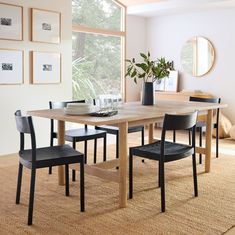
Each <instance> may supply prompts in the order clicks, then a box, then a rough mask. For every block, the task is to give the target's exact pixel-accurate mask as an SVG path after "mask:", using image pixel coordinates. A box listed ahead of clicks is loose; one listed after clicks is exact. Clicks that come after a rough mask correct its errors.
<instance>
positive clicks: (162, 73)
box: [125, 52, 174, 83]
mask: <svg viewBox="0 0 235 235" xmlns="http://www.w3.org/2000/svg"><path fill="white" fill-rule="evenodd" d="M140 56H141V57H142V58H143V62H142V63H136V60H135V58H133V59H132V60H126V62H127V63H128V64H129V65H128V67H127V73H126V75H125V76H126V77H127V76H129V77H131V78H133V80H134V82H135V83H137V79H143V80H144V82H147V81H148V80H149V79H151V81H152V82H154V81H155V80H160V79H163V78H165V77H168V76H169V74H170V70H173V69H174V68H173V61H172V62H169V61H166V59H165V58H164V57H162V58H159V59H157V60H155V61H154V60H151V59H150V52H148V54H147V55H146V54H144V53H140Z"/></svg>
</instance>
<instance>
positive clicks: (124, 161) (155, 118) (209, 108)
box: [27, 100, 227, 208]
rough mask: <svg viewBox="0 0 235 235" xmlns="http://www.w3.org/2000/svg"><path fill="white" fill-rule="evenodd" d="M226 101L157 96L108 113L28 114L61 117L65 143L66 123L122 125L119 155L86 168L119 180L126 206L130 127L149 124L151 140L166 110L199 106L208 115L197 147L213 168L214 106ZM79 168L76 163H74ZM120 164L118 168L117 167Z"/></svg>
mask: <svg viewBox="0 0 235 235" xmlns="http://www.w3.org/2000/svg"><path fill="white" fill-rule="evenodd" d="M226 107H227V105H226V104H217V103H204V102H191V101H174V100H157V102H156V104H154V105H147V106H146V105H142V104H141V103H140V102H128V103H123V104H122V105H121V107H119V109H118V114H117V115H114V116H107V117H95V116H90V115H67V114H65V113H64V110H63V109H45V110H32V111H28V112H27V113H28V115H31V116H35V117H42V118H48V119H54V120H57V121H58V129H57V131H58V144H59V145H62V144H64V143H65V123H66V122H71V123H79V124H86V125H90V126H101V125H111V126H114V125H115V126H117V127H118V128H119V158H118V159H114V160H107V161H106V162H101V163H97V164H93V165H88V164H86V166H85V172H86V173H87V174H91V175H94V176H97V177H100V178H103V179H106V180H109V181H113V182H116V183H118V184H119V206H120V208H124V207H126V206H127V166H128V138H127V134H128V127H130V126H136V125H146V126H148V142H149V143H152V142H153V141H154V136H153V133H154V125H155V123H158V122H161V121H163V119H164V116H165V114H184V113H189V112H193V111H195V110H198V112H199V114H200V113H202V114H203V115H205V116H206V138H205V147H196V152H197V153H201V154H203V155H204V156H205V172H206V173H209V172H210V171H211V155H212V154H211V151H212V146H211V145H212V124H213V110H216V109H218V108H226ZM71 167H72V168H73V169H78V168H77V166H75V165H73V166H71ZM117 167H118V168H117ZM58 183H59V185H63V184H64V167H63V166H59V167H58Z"/></svg>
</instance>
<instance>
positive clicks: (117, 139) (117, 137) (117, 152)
mask: <svg viewBox="0 0 235 235" xmlns="http://www.w3.org/2000/svg"><path fill="white" fill-rule="evenodd" d="M116 158H119V134H117V135H116Z"/></svg>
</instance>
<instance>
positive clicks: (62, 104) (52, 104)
mask: <svg viewBox="0 0 235 235" xmlns="http://www.w3.org/2000/svg"><path fill="white" fill-rule="evenodd" d="M71 103H85V100H75V101H64V102H52V101H50V102H49V108H50V109H55V108H63V107H66V106H67V104H71ZM50 124H51V125H50V146H53V145H54V141H53V140H54V139H55V138H57V133H56V132H55V131H54V129H55V128H54V119H51V120H50ZM84 128H85V130H88V127H87V125H84ZM79 137H80V139H81V140H76V138H77V137H72V145H73V148H74V149H76V143H77V142H83V141H84V156H85V164H86V163H87V141H88V140H94V160H93V162H94V164H95V163H96V162H97V139H99V138H103V139H104V140H103V161H106V156H107V135H106V132H105V131H104V132H103V133H99V134H94V135H91V136H90V137H88V136H86V137H84V138H82V136H79ZM66 141H69V140H66ZM69 142H70V141H69ZM51 173H52V168H49V174H51ZM72 180H73V181H75V180H76V171H75V170H72Z"/></svg>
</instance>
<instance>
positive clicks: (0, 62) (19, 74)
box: [0, 49, 24, 85]
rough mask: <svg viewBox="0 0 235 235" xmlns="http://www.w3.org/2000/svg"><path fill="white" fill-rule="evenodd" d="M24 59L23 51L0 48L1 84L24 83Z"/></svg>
mask: <svg viewBox="0 0 235 235" xmlns="http://www.w3.org/2000/svg"><path fill="white" fill-rule="evenodd" d="M23 61H24V53H23V51H18V50H8V49H0V84H5V85H11V84H22V83H23Z"/></svg>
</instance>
